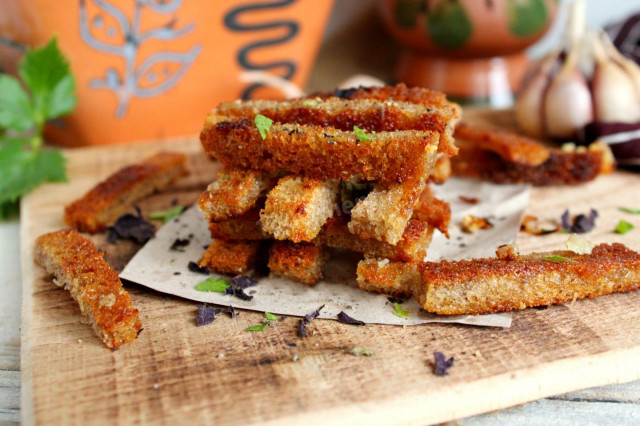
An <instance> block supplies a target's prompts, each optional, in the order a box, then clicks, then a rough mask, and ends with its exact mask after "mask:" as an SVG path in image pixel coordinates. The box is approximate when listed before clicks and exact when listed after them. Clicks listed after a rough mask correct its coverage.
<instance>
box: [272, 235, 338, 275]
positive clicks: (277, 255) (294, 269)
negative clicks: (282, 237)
mask: <svg viewBox="0 0 640 426" xmlns="http://www.w3.org/2000/svg"><path fill="white" fill-rule="evenodd" d="M328 257H329V255H328V253H327V250H326V249H325V248H324V247H320V246H317V245H315V244H311V243H292V242H291V241H275V242H274V243H273V245H272V246H271V248H270V250H269V264H268V267H269V270H270V271H271V275H274V276H280V277H285V278H290V279H293V280H296V281H299V282H301V283H303V284H307V285H313V284H315V283H317V282H318V281H320V280H321V279H322V269H323V268H324V264H325V262H326V261H327V259H328Z"/></svg>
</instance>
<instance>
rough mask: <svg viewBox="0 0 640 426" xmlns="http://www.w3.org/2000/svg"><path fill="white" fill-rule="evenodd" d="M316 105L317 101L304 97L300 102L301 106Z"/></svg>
mask: <svg viewBox="0 0 640 426" xmlns="http://www.w3.org/2000/svg"><path fill="white" fill-rule="evenodd" d="M316 105H318V101H316V100H314V99H306V100H305V101H304V102H302V106H316Z"/></svg>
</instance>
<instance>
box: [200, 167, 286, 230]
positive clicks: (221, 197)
mask: <svg viewBox="0 0 640 426" xmlns="http://www.w3.org/2000/svg"><path fill="white" fill-rule="evenodd" d="M274 184H275V179H274V178H273V177H272V176H270V175H268V174H266V173H261V172H256V171H252V170H238V169H224V170H221V171H220V172H219V173H218V174H217V175H216V179H215V180H214V181H213V182H212V183H211V184H210V185H209V187H208V188H207V190H206V191H205V192H203V193H202V195H200V198H199V199H198V207H199V209H200V211H201V212H202V213H204V215H205V216H206V218H207V220H208V221H211V222H216V221H221V220H224V219H228V218H231V217H235V216H240V215H242V214H244V213H246V212H247V211H248V210H249V209H251V208H252V207H254V206H255V205H256V203H257V202H258V199H259V198H260V197H264V195H265V194H266V192H267V191H268V190H270V189H271V188H272V187H273V185H274Z"/></svg>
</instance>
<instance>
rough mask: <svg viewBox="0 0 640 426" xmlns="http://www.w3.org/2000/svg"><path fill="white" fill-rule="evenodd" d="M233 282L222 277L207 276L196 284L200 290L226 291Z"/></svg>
mask: <svg viewBox="0 0 640 426" xmlns="http://www.w3.org/2000/svg"><path fill="white" fill-rule="evenodd" d="M230 286H231V284H229V282H228V281H227V280H225V279H222V278H207V279H206V280H204V281H201V282H199V283H198V284H197V285H196V290H198V291H209V292H214V293H224V292H225V291H226V290H227V288H229V287H230Z"/></svg>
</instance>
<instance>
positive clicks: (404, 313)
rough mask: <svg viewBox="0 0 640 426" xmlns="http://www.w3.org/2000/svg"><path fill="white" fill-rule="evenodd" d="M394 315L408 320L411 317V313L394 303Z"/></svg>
mask: <svg viewBox="0 0 640 426" xmlns="http://www.w3.org/2000/svg"><path fill="white" fill-rule="evenodd" d="M393 315H395V316H397V317H400V318H406V317H408V316H409V315H411V311H408V310H406V309H404V308H403V307H402V306H401V305H400V304H399V303H394V304H393Z"/></svg>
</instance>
